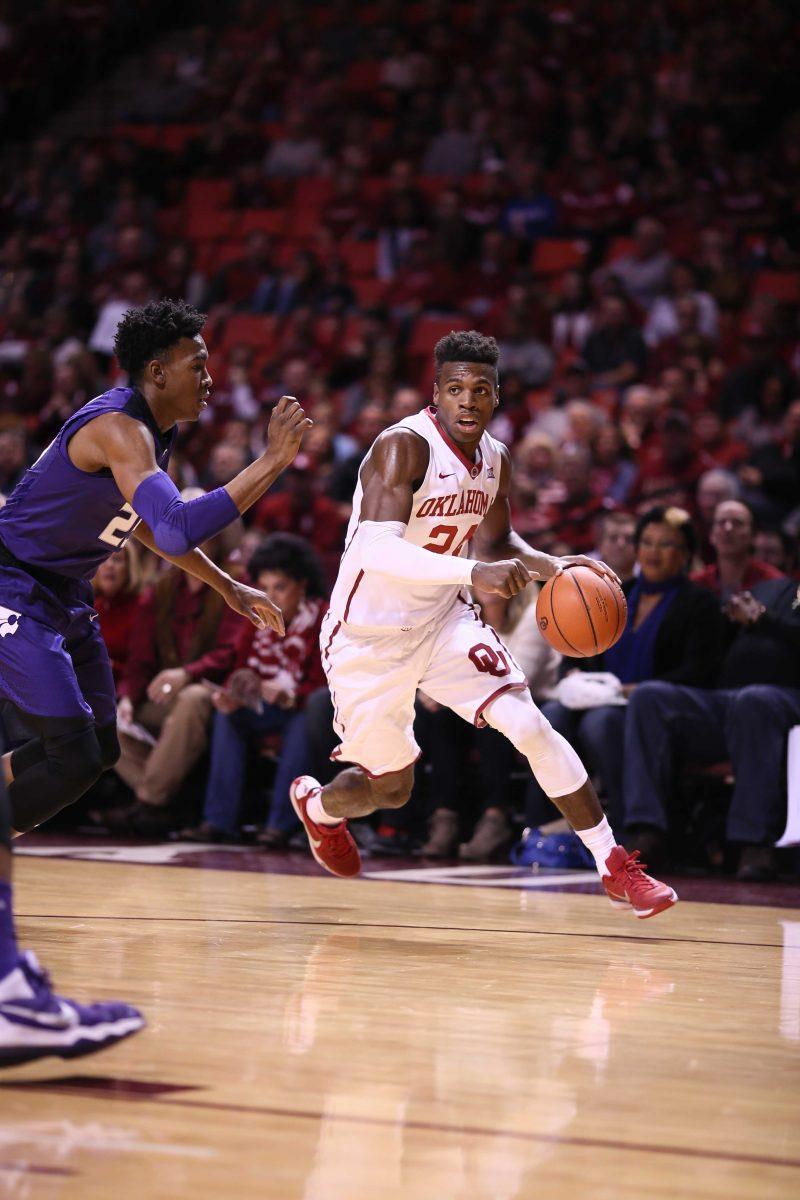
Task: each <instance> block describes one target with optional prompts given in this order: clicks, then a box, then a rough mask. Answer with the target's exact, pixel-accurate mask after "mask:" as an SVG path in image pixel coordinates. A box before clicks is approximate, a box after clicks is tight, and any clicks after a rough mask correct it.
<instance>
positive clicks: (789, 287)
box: [753, 271, 800, 304]
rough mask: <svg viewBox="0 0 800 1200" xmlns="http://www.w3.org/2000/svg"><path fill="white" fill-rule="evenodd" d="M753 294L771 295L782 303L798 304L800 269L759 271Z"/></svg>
mask: <svg viewBox="0 0 800 1200" xmlns="http://www.w3.org/2000/svg"><path fill="white" fill-rule="evenodd" d="M753 294H754V295H756V296H772V297H773V298H774V299H775V300H780V301H782V303H784V304H800V271H759V272H758V274H757V275H756V277H755V280H754V281H753Z"/></svg>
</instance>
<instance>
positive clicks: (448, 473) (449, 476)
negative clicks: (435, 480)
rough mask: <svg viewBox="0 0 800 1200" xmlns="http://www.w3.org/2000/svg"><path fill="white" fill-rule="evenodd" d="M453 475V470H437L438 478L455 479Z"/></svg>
mask: <svg viewBox="0 0 800 1200" xmlns="http://www.w3.org/2000/svg"><path fill="white" fill-rule="evenodd" d="M455 475H456V473H455V471H440V472H439V478H440V479H455Z"/></svg>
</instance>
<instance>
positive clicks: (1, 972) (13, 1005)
mask: <svg viewBox="0 0 800 1200" xmlns="http://www.w3.org/2000/svg"><path fill="white" fill-rule="evenodd" d="M204 320H205V318H204V316H203V314H202V313H199V312H197V310H196V309H194V308H192V307H191V306H190V305H187V304H184V303H182V302H179V301H172V300H160V301H157V302H155V303H152V304H148V305H146V306H145V307H144V308H139V309H131V310H130V312H128V313H127V314H126V316H125V317H124V318H123V319H122V321H121V322H120V324H119V327H118V329H117V335H116V341H115V350H116V354H117V358H118V359H119V362H120V364H121V365H122V367H123V369H124V370H126V371H127V372H128V374H129V376H130V380H131V385H130V386H129V387H118V388H112V389H111V390H110V391H108V392H105V393H104V394H103V395H101V396H97V397H96V398H95V399H94V400H91V401H90V402H89V403H88V404H86V405H84V407H83V408H81V409H79V410H78V412H76V413H74V414H73V416H71V417H70V418H69V419H68V420H67V421H66V423H65V424H64V426H63V427H62V429H61V430H60V431H59V433H58V434H57V435H56V437H55V438H54V439H53V441H52V442H51V444H50V445H49V446H48V447H47V449H46V450H45V451H44V452H43V453H42V454H41V455H40V457H39V458H38V459H37V461H36V462H35V463H34V464H33V466H32V467H31V468H30V469H29V470H28V471H26V472H25V475H24V476H23V477H22V479H21V480H20V482H19V483H18V484H17V486H16V488H15V489H14V491H13V492H12V493H11V495H10V497H9V499H8V502H7V504H6V506H5V508H3V509H2V510H0V696H2V697H3V698H5V699H7V700H10V701H11V702H12V703H13V704H14V705H15V706H16V707H17V708H18V709H19V710H20V711H21V712H22V714H23V716H24V717H25V720H26V721H27V723H28V724H29V725H30V726H31V727H32V728H33V729H35V730H36V733H37V735H38V736H37V737H36V738H35V739H34V740H32V741H29V742H26V743H25V744H24V745H22V746H20V747H18V748H17V749H16V750H14V751H13V752H11V753H10V754H6V755H4V756H3V758H2V759H0V1066H10V1065H17V1064H19V1063H22V1062H27V1061H29V1060H31V1059H34V1058H40V1057H42V1056H44V1055H58V1056H60V1057H62V1058H72V1057H76V1056H78V1055H83V1054H91V1053H93V1052H94V1051H96V1050H101V1049H103V1047H105V1046H108V1045H111V1044H112V1043H114V1042H116V1041H119V1040H120V1039H121V1038H124V1037H128V1036H129V1035H130V1034H132V1033H135V1032H136V1031H137V1030H139V1029H141V1028H142V1026H143V1025H144V1019H143V1017H142V1016H141V1014H140V1013H139V1012H138V1011H137V1010H136V1009H135V1008H131V1007H130V1006H129V1005H127V1004H119V1003H116V1002H103V1003H100V1004H93V1005H90V1006H85V1005H81V1004H76V1003H75V1002H74V1001H72V1000H64V999H62V998H61V997H58V996H55V995H54V994H53V992H52V991H51V988H50V983H49V980H48V978H47V976H46V974H45V973H44V972H43V971H42V969H41V968H40V966H39V964H38V962H37V961H36V958H35V956H34V955H33V954H31V953H20V952H19V951H18V949H17V945H16V939H15V933H14V924H13V910H12V893H11V837H12V832H17V833H24V832H26V831H27V830H30V829H33V828H35V827H36V826H37V825H39V824H41V822H42V821H46V820H47V819H48V817H51V816H52V815H53V814H54V813H56V812H58V811H59V810H60V809H62V808H64V807H65V806H66V805H68V804H72V803H73V802H74V801H75V800H77V799H78V798H79V797H80V796H82V795H83V793H84V792H85V791H86V790H87V789H88V788H89V787H90V786H91V785H92V784H93V783H94V782H95V780H96V779H97V778H98V777H99V775H100V774H101V773H102V772H103V771H105V770H108V769H109V768H110V767H112V766H113V765H114V763H115V762H116V761H117V758H118V757H119V743H118V741H117V733H116V699H115V692H114V682H113V678H112V675H111V667H110V664H109V660H108V654H107V652H106V648H105V645H104V643H103V640H102V637H101V635H100V631H99V628H98V625H97V622H96V620H95V619H94V618H95V617H96V613H95V611H94V608H93V606H92V588H91V585H90V582H89V581H90V579H91V578H92V576H93V575H94V574H95V572H96V570H97V568H98V567H99V565H100V563H102V562H103V561H104V559H106V558H107V557H108V556H109V555H110V554H113V553H114V551H115V550H118V549H119V548H120V546H122V545H123V544H124V542H125V541H126V540H127V538H128V537H130V536H131V534H133V535H134V536H135V537H136V538H138V539H139V541H141V542H143V543H144V544H145V545H146V546H148V547H149V548H150V549H151V550H154V551H155V552H156V553H157V554H159V555H161V557H162V558H166V559H167V560H169V561H170V562H172V563H175V564H176V565H177V566H179V567H182V568H183V570H185V571H188V572H189V573H190V574H191V575H195V576H196V577H197V578H199V579H202V580H203V581H204V582H205V583H207V584H209V586H210V587H213V588H214V589H215V590H216V591H218V592H219V593H220V595H222V596H223V597H224V599H225V600H226V602H227V603H228V604H229V605H230V607H231V608H233V609H235V610H236V611H237V612H239V613H241V614H242V615H243V616H246V617H248V618H249V619H250V620H251V621H252V622H253V624H255V625H258V626H263V627H266V626H268V625H269V626H271V627H272V628H274V629H276V630H277V631H278V632H280V633H281V634H282V633H283V619H282V616H281V612H280V609H278V608H276V607H275V605H273V604H272V603H271V602H270V600H269V599H268V598H267V596H266V595H264V594H263V593H262V592H259V591H257V590H255V589H254V588H250V587H247V586H245V585H244V584H241V583H237V582H236V581H235V580H234V579H232V578H231V577H230V576H229V575H226V574H225V573H224V572H223V571H221V570H219V568H218V567H216V566H215V565H214V564H213V563H212V562H211V561H210V560H209V559H208V558H207V557H206V556H205V555H204V554H203V553H202V552H201V551H200V550H198V549H197V547H198V546H199V545H200V544H201V543H202V542H204V541H206V540H207V539H208V538H210V537H213V536H214V535H215V534H217V533H219V532H220V531H221V530H222V529H224V528H225V527H226V526H227V525H229V524H230V523H231V522H232V521H235V520H236V519H237V518H238V517H239V515H240V514H241V513H243V512H246V511H247V509H248V508H250V507H251V506H252V505H253V504H254V503H255V502H256V501H257V500H259V499H260V498H261V496H262V495H263V494H264V492H266V491H267V489H268V488H269V487H270V485H271V484H272V483H273V482H274V480H275V479H277V477H278V475H279V474H280V473H281V471H282V470H283V469H284V468H285V467H287V466H288V465H289V463H290V462H291V461H292V460H293V459H294V457H295V455H296V453H297V451H298V449H299V446H300V442H301V440H302V437H303V433H304V432H305V430H306V428H307V427H308V426H309V425H310V424H311V422H310V421H309V420H308V419H307V418H306V416H305V414H304V412H303V410H302V408H301V407H300V405H299V404H298V403H297V401H296V400H295V399H294V398H293V397H292V396H283V397H282V398H281V400H280V401H279V403H278V404H277V405H276V407H275V410H274V411H273V413H272V416H271V418H270V422H269V429H268V442H267V447H266V449H265V451H264V453H263V454H262V455H261V457H260V458H258V459H257V460H256V461H255V462H254V463H251V464H250V466H248V467H246V468H245V469H244V470H243V471H242V472H240V474H239V475H237V476H236V477H235V479H232V480H231V482H230V483H228V484H226V485H225V487H220V488H217V489H216V490H215V491H213V492H209V493H208V494H207V495H205V496H200V497H199V498H198V499H196V500H191V501H189V502H188V503H185V502H183V501H182V500H181V498H180V494H179V492H178V490H177V488H176V487H175V485H174V484H173V482H172V480H171V479H170V477H169V475H168V474H167V473H166V467H167V464H168V462H169V458H170V453H171V451H172V448H173V445H174V442H175V437H176V434H177V429H176V426H177V422H179V421H195V420H197V418H198V417H199V415H200V413H201V412H202V410H203V409H204V408H205V407H206V404H207V402H208V396H209V393H210V390H211V383H212V381H211V376H210V375H209V373H208V366H207V363H208V351H207V349H206V345H205V342H204V341H203V338H202V336H201V330H202V328H203V323H204Z"/></svg>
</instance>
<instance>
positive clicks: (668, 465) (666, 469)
mask: <svg viewBox="0 0 800 1200" xmlns="http://www.w3.org/2000/svg"><path fill="white" fill-rule="evenodd" d="M659 435H660V436H659V437H658V438H657V439H654V440H653V441H652V442H651V443H650V444H648V445H645V446H643V447H642V449H641V450H640V452H639V454H638V456H637V466H638V468H639V478H638V480H637V482H636V485H635V487H634V491H633V493H632V496H631V502H632V503H633V504H635V505H637V506H639V507H641V506H642V505H644V504H645V503H650V502H652V503H656V502H657V503H660V504H661V503H663V504H667V505H673V506H675V505H677V506H679V507H683V508H689V509H691V507H692V499H693V496H694V489H695V486H696V484H697V480H698V479H699V478H700V476H701V475H702V474H703V472H704V471H710V470H711V468H712V467H713V466H714V465H715V464H714V460H713V459H712V458H711V456H710V455H709V454H707V453H706V452H705V451H704V450H701V449H698V448H697V447H696V445H695V440H694V432H693V430H692V422H691V420H690V418H689V417H688V416H687V414H686V413H685V412H683V411H682V410H681V409H679V408H671V409H668V410H667V411H666V412H665V413H664V414H663V416H662V418H661V420H660V422H659Z"/></svg>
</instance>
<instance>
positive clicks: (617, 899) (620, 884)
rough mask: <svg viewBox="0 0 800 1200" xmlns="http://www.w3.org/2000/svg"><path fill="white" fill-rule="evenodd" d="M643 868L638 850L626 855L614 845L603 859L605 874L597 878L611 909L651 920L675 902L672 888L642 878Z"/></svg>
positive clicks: (676, 897) (646, 876) (622, 849)
mask: <svg viewBox="0 0 800 1200" xmlns="http://www.w3.org/2000/svg"><path fill="white" fill-rule="evenodd" d="M646 865H647V864H646V863H643V862H640V861H639V851H638V850H634V852H633V854H628V851H627V850H626V849H625V848H624V846H615V847H614V849H613V850H612V851H611V853H610V854H609V856H608V858H607V859H606V869H607V871H608V874H607V875H603V876H602V877H601V878H602V883H603V887H604V888H605V889H606V893H607V895H608V898H609V900H610V901H611V903H612V904H613V905H614V907H615V908H627V909H633V911H634V913H635V914H636V916H637V917H654V916H656V914H657V913H660V912H663V911H664V909H665V908H672V905H673V904H676V903H677V901H678V893H677V892H676V891H675V889H674V888H671V887H668V886H667V884H666V883H659V881H658V880H657V879H653V878H651V876H650V875H645V873H644V868H645V867H646Z"/></svg>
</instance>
